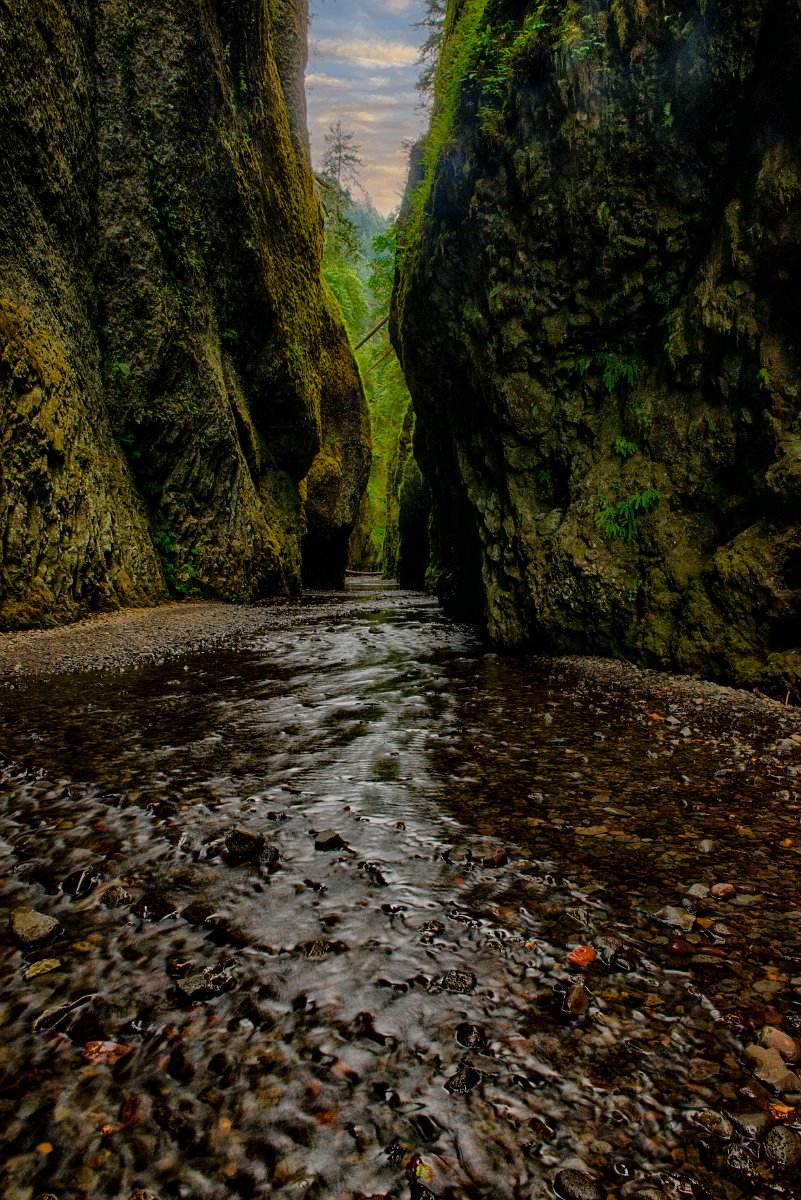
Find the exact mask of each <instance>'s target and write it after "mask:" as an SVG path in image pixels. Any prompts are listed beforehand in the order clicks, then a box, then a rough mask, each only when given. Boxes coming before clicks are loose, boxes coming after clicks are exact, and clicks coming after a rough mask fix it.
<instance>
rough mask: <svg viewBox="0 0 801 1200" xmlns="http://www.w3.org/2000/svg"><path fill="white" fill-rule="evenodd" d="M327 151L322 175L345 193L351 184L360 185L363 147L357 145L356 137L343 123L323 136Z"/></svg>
mask: <svg viewBox="0 0 801 1200" xmlns="http://www.w3.org/2000/svg"><path fill="white" fill-rule="evenodd" d="M323 142H324V143H325V149H324V150H323V157H322V160H321V162H320V174H321V175H322V176H323V178H324V179H328V180H330V182H331V183H334V184H336V186H337V187H338V188H339V190H340V191H344V190H345V189H346V188H347V185H348V184H349V183H355V184H358V182H359V168H360V167H363V166H364V162H363V160H362V159H361V158H359V151H360V150H361V146H359V145H357V144H356V135H355V133H352V132H351V131H350V130H347V129H345V128H344V126H343V125H342V122H341V121H337V122H336V123H335V124H333V125H329V126H328V133H325V134H323Z"/></svg>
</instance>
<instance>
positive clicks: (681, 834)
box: [0, 587, 801, 1200]
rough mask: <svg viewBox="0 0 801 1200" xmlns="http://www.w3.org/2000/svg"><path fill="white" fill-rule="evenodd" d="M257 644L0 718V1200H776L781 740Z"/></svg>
mask: <svg viewBox="0 0 801 1200" xmlns="http://www.w3.org/2000/svg"><path fill="white" fill-rule="evenodd" d="M265 616H266V622H265V628H264V630H263V632H262V633H261V634H259V635H258V636H253V637H250V638H248V639H246V640H244V641H242V642H241V643H239V644H237V645H235V646H231V647H228V648H226V649H223V650H220V649H218V650H216V651H214V652H213V653H205V654H200V655H195V656H189V657H187V658H185V659H183V660H179V661H178V662H177V663H176V662H172V663H168V664H166V665H164V666H160V667H153V666H148V667H145V668H141V669H138V670H128V671H125V672H120V673H116V674H113V675H96V676H87V677H80V678H77V677H65V678H58V677H54V678H52V679H49V680H43V681H42V680H40V681H30V682H27V683H25V684H23V685H21V686H18V687H15V688H6V689H5V690H4V691H3V693H2V714H0V717H1V719H0V732H1V733H2V743H1V744H2V749H3V752H4V754H5V755H6V758H7V765H6V767H5V770H4V777H3V783H2V804H3V824H2V842H0V851H2V865H0V871H2V873H3V877H4V880H5V882H4V894H3V901H2V903H3V908H4V913H3V915H4V916H7V915H8V914H9V913H10V912H11V911H12V910H14V909H17V908H20V907H23V906H29V907H32V908H34V909H35V910H37V911H38V912H41V913H44V914H46V915H50V916H53V917H55V918H56V919H57V920H58V922H59V923H60V925H61V933H60V935H59V936H58V937H56V938H55V939H53V940H52V941H50V942H48V943H47V944H43V945H41V946H39V947H37V948H35V949H31V948H26V947H22V946H19V945H17V944H15V941H14V939H13V938H12V937H11V935H9V936H7V937H6V939H5V941H4V946H3V965H4V978H5V980H6V984H7V986H6V987H5V989H4V996H3V1000H2V1008H1V1009H0V1019H1V1020H2V1024H3V1035H4V1036H3V1049H2V1051H0V1062H1V1064H2V1077H1V1078H0V1104H1V1105H2V1112H3V1115H4V1118H5V1121H4V1132H3V1134H2V1135H0V1136H2V1138H3V1140H4V1143H5V1147H4V1148H5V1155H4V1157H5V1158H6V1166H5V1175H4V1183H3V1189H4V1190H3V1195H4V1196H7V1197H8V1198H9V1200H32V1198H33V1197H35V1196H37V1195H38V1194H39V1193H43V1192H53V1193H55V1194H56V1195H57V1196H58V1197H59V1200H82V1198H84V1197H87V1198H88V1197H92V1198H94V1197H121V1198H122V1200H127V1197H128V1196H129V1195H130V1194H131V1193H132V1192H133V1190H134V1189H135V1188H136V1187H147V1188H151V1189H152V1190H153V1191H155V1192H156V1193H157V1194H158V1195H159V1196H161V1197H163V1198H164V1200H166V1198H167V1197H186V1198H187V1200H189V1198H192V1200H196V1198H203V1200H206V1198H208V1200H223V1198H228V1197H234V1196H244V1197H261V1196H268V1195H273V1193H275V1192H279V1191H280V1192H285V1193H286V1194H287V1195H289V1196H299V1195H303V1196H308V1197H316V1196H319V1197H337V1198H339V1200H345V1198H346V1197H351V1198H355V1197H358V1196H386V1197H405V1196H409V1195H410V1194H411V1195H412V1196H413V1197H425V1196H427V1195H434V1196H442V1197H444V1196H448V1197H464V1198H471V1200H472V1198H474V1197H494V1198H496V1200H501V1198H505V1197H535V1196H547V1195H550V1194H552V1185H553V1183H554V1180H555V1179H558V1178H561V1180H562V1183H561V1184H560V1185H559V1186H561V1187H562V1188H564V1187H565V1186H568V1185H569V1186H576V1187H584V1188H585V1192H584V1193H580V1192H575V1193H574V1194H575V1195H580V1194H584V1195H586V1196H589V1197H592V1196H593V1195H596V1194H599V1195H601V1196H606V1195H611V1196H621V1197H624V1196H634V1195H636V1194H641V1195H642V1196H644V1197H646V1196H650V1197H657V1198H658V1197H659V1196H668V1197H670V1196H682V1195H686V1196H696V1197H703V1196H713V1197H715V1198H716V1200H717V1198H718V1197H724V1196H725V1197H731V1198H732V1200H734V1198H736V1197H738V1196H741V1195H744V1194H756V1195H759V1196H766V1197H767V1196H796V1195H797V1194H798V1193H797V1190H794V1189H796V1188H797V1184H796V1182H795V1177H796V1174H797V1167H795V1166H793V1164H792V1159H793V1154H794V1146H795V1143H794V1141H793V1139H794V1138H795V1139H797V1132H796V1130H799V1129H801V1126H798V1125H797V1124H796V1111H795V1103H796V1100H798V1099H801V1097H799V1096H798V1093H799V1092H801V1082H799V1080H798V1078H797V1076H796V1075H795V1070H794V1067H793V1063H792V1058H793V1050H792V1046H793V1045H794V1044H795V1039H796V1038H797V1037H798V1036H799V1033H801V996H799V985H801V962H799V953H798V949H797V928H798V924H797V922H798V918H799V916H801V895H799V891H801V889H800V888H799V879H798V871H797V867H796V863H797V861H798V857H797V856H798V852H799V850H800V849H801V842H799V841H798V805H799V786H798V785H799V775H798V771H799V763H801V742H799V741H796V740H794V737H793V736H792V735H793V734H794V733H797V731H798V721H797V720H796V719H795V718H794V717H793V716H792V715H789V714H787V715H782V714H781V713H780V712H778V710H776V709H773V708H767V707H766V708H764V709H762V710H760V709H757V708H755V707H754V705H753V704H751V703H750V702H749V701H748V698H744V697H741V696H739V695H738V694H732V697H731V699H730V700H729V701H728V702H727V703H726V704H720V703H718V702H717V701H716V700H715V698H714V694H713V693H711V692H710V691H708V690H704V689H703V688H700V689H697V690H696V692H695V693H690V692H687V691H681V690H679V691H675V690H674V689H672V688H671V686H670V683H669V681H666V680H658V679H652V678H651V677H648V678H645V679H644V680H642V681H640V682H639V683H637V681H636V680H634V681H632V677H631V675H630V674H627V673H626V672H625V671H620V670H618V669H616V668H615V667H613V666H610V667H609V669H608V674H607V677H603V675H601V674H599V673H598V671H597V670H588V669H587V668H586V665H584V664H582V663H581V662H565V661H562V662H559V663H552V662H548V661H545V660H529V661H517V660H512V659H505V658H501V657H497V656H495V655H492V654H487V653H486V652H485V651H484V649H483V648H482V647H481V646H480V645H479V644H478V643H477V642H476V640H475V639H474V637H473V635H472V634H471V632H470V631H469V630H468V629H465V628H462V627H459V626H454V625H453V624H451V623H449V622H447V621H446V620H445V619H444V618H443V617H442V615H441V613H440V612H439V610H438V609H437V608H436V606H434V605H433V604H431V603H430V602H429V601H427V600H425V599H423V598H421V597H417V596H410V595H408V594H403V593H398V592H391V591H384V590H382V589H376V590H374V591H371V590H368V589H365V588H364V587H362V588H360V589H358V590H356V591H355V592H353V593H352V594H350V595H348V596H314V597H312V598H311V599H310V600H308V601H306V602H305V603H303V604H302V605H290V606H286V605H276V606H274V607H273V608H271V609H268V610H266V614H265ZM239 827H244V828H245V829H246V830H249V831H250V832H251V833H253V834H256V835H262V836H261V839H260V840H259V839H257V840H256V842H255V843H254V847H255V848H254V851H253V855H252V857H251V858H248V851H247V844H246V843H244V844H245V846H246V849H245V857H244V858H242V857H238V856H237V855H236V854H233V853H232V852H231V843H230V842H229V843H228V845H227V844H226V837H230V835H231V833H232V831H233V830H235V829H237V828H239ZM316 847H320V848H316ZM323 847H328V848H323ZM720 882H727V883H728V882H730V883H732V884H733V885H734V890H735V894H734V896H733V897H732V896H728V897H721V898H715V897H713V896H711V895H710V894H709V889H710V888H711V887H712V885H714V884H716V883H720ZM582 947H586V948H587V949H586V950H585V949H581V948H582ZM569 955H570V961H569V960H568V956H569ZM764 1030H767V1031H768V1032H767V1033H765V1032H764ZM771 1031H773V1032H772V1033H771ZM782 1037H784V1038H786V1039H787V1040H786V1042H784V1043H782V1042H781V1041H780V1039H781V1038H782ZM771 1038H773V1042H772V1041H771ZM777 1039H778V1040H777ZM760 1040H761V1042H763V1043H765V1044H764V1045H761V1046H760V1045H759V1043H760ZM97 1043H111V1044H113V1045H114V1046H116V1047H122V1048H123V1049H116V1050H112V1049H109V1048H106V1049H103V1048H100V1049H98V1048H97V1045H96V1044H97ZM777 1046H780V1047H782V1049H781V1051H780V1050H779V1049H777V1048H776V1047H777ZM748 1047H756V1050H758V1051H761V1055H762V1056H761V1057H760V1056H759V1054H756V1053H755V1051H754V1050H753V1049H752V1050H751V1051H750V1052H749V1056H746V1055H745V1053H744V1052H745V1051H746V1048H748ZM771 1052H772V1053H771ZM799 1056H801V1050H799ZM757 1076H758V1078H757ZM776 1130H778V1131H779V1134H778V1136H777V1134H776V1133H775V1132H773V1131H776ZM771 1139H772V1141H771ZM782 1139H783V1140H782ZM779 1143H781V1145H779ZM798 1151H799V1159H801V1142H799V1146H798ZM782 1153H783V1154H784V1156H785V1158H784V1162H782V1161H779V1160H781V1155H782ZM565 1170H567V1171H570V1170H574V1171H575V1170H578V1171H579V1172H586V1173H588V1174H589V1175H590V1176H592V1177H594V1178H595V1179H596V1180H597V1183H596V1184H593V1183H592V1182H591V1180H589V1179H588V1180H586V1181H585V1182H583V1183H582V1182H581V1178H582V1177H581V1176H580V1175H579V1176H568V1175H562V1176H559V1174H558V1173H559V1172H560V1171H565ZM571 1180H572V1183H571ZM576 1180H578V1183H576ZM565 1181H567V1183H565ZM593 1188H595V1191H592V1190H591V1189H593ZM638 1188H639V1193H638V1192H637V1189H638ZM647 1188H650V1189H651V1190H650V1191H648V1190H647Z"/></svg>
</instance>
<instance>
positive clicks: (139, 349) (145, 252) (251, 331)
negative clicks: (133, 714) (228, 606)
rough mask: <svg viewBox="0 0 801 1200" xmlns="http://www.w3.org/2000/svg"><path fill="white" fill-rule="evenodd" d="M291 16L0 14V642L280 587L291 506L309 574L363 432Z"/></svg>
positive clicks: (279, 10) (347, 506)
mask: <svg viewBox="0 0 801 1200" xmlns="http://www.w3.org/2000/svg"><path fill="white" fill-rule="evenodd" d="M306 19H307V12H306V4H305V0H277V2H276V3H274V4H271V5H269V6H268V5H266V4H265V3H264V0H241V2H240V3H237V4H236V5H232V4H229V3H224V2H223V0H219V2H215V3H211V4H199V3H196V2H192V3H189V4H186V5H179V6H171V7H170V8H169V11H167V10H165V9H164V6H163V5H159V4H156V3H155V2H154V0H136V2H135V3H133V4H122V3H117V2H116V0H112V2H111V3H108V4H103V5H94V4H90V3H88V0H78V2H77V3H74V4H73V3H71V4H67V3H66V2H65V0H30V3H25V4H21V5H13V6H8V5H6V6H4V7H3V8H2V9H0V67H1V68H2V78H3V89H2V94H1V95H0V156H1V157H2V160H3V165H4V169H3V178H2V183H1V184H0V190H1V191H2V196H0V200H1V201H2V202H1V203H0V446H2V467H1V468H0V528H1V530H2V539H3V553H2V569H1V573H0V584H1V588H0V624H2V625H5V626H14V625H25V624H37V623H52V622H56V621H63V620H67V619H71V618H74V617H77V616H80V615H81V614H83V613H85V612H86V611H88V610H90V609H94V608H111V607H116V606H119V605H122V604H145V603H152V602H155V601H158V600H160V599H163V598H166V596H167V594H168V592H172V593H173V594H175V595H179V596H180V595H191V594H203V595H217V596H221V597H224V598H230V599H248V598H252V597H255V596H258V595H260V594H263V593H267V592H275V591H280V590H291V589H294V588H296V587H297V586H299V583H300V577H301V544H302V540H303V538H304V536H305V535H306V517H305V514H304V500H307V502H308V505H309V511H310V514H311V516H310V521H309V534H310V537H311V535H312V533H313V544H312V545H310V546H309V551H310V553H317V551H318V548H319V546H320V545H329V544H331V543H334V544H335V546H336V547H339V545H340V543H341V540H342V529H343V526H345V525H347V522H348V521H349V520H351V518H352V516H353V515H355V512H356V510H357V509H358V504H359V500H360V496H361V491H362V490H363V487H364V482H365V478H366V471H367V466H368V462H369V435H368V433H367V423H366V409H365V403H364V397H363V392H362V388H361V383H360V381H359V377H358V373H357V371H356V367H355V364H354V362H353V358H352V355H351V353H350V349H349V346H348V343H347V338H346V335H345V333H344V329H343V327H342V325H341V322H340V320H339V317H338V314H337V312H336V310H335V308H334V307H333V305H332V302H331V299H330V297H329V296H328V295H327V294H326V292H325V290H324V288H323V285H322V283H321V280H320V272H319V264H320V258H321V252H322V221H321V213H320V206H319V204H318V201H317V198H316V196H315V192H314V184H313V177H312V174H311V170H310V167H309V162H308V148H307V135H306V125H305V109H304V107H303V85H302V72H303V66H304V63H305V55H306ZM332 447H336V450H334V449H332ZM318 455H321V458H322V465H320V464H319V463H317V462H316V461H315V460H316V459H317V457H318ZM332 461H335V466H334V468H333V469H332V468H331V463H332ZM307 476H308V477H309V478H308V482H304V480H305V478H306V477H307ZM337 552H338V551H337V549H334V550H332V551H331V557H332V558H335V557H336V553H337ZM342 560H343V562H342V564H341V565H344V551H343V554H342Z"/></svg>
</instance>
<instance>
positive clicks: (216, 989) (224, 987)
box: [175, 967, 234, 1004]
mask: <svg viewBox="0 0 801 1200" xmlns="http://www.w3.org/2000/svg"><path fill="white" fill-rule="evenodd" d="M233 982H234V980H233V976H232V975H231V973H230V972H229V971H227V970H226V969H225V968H224V967H206V969H205V970H204V971H196V972H195V973H194V974H192V975H187V976H186V977H185V978H184V979H179V980H178V982H177V983H176V985H175V987H176V991H177V992H178V994H179V996H180V997H181V998H182V999H183V1000H185V1001H188V1002H189V1003H190V1004H194V1002H195V1001H196V1000H211V999H212V998H213V997H214V996H220V995H221V994H222V993H223V992H227V991H228V989H229V988H230V987H231V986H232V984H233Z"/></svg>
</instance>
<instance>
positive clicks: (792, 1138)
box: [764, 1125, 801, 1171]
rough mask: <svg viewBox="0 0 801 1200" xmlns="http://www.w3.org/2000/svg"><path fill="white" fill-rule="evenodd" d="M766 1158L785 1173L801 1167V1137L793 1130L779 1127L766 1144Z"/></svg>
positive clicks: (772, 1130) (770, 1135)
mask: <svg viewBox="0 0 801 1200" xmlns="http://www.w3.org/2000/svg"><path fill="white" fill-rule="evenodd" d="M764 1150H765V1157H766V1158H767V1159H768V1161H769V1162H771V1163H773V1165H774V1166H775V1167H779V1168H780V1169H781V1170H783V1171H794V1170H795V1169H796V1168H797V1167H798V1166H801V1137H799V1136H798V1134H797V1133H796V1132H795V1130H793V1129H788V1128H787V1127H786V1126H784V1125H777V1126H776V1127H775V1128H774V1129H771V1131H770V1133H769V1134H768V1136H767V1137H766V1138H765V1142H764Z"/></svg>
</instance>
